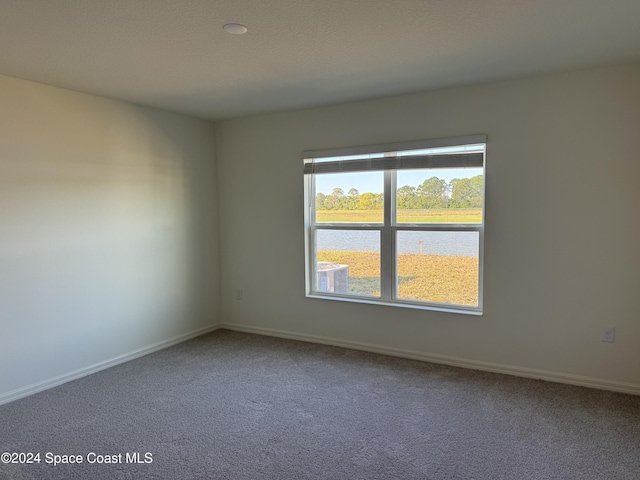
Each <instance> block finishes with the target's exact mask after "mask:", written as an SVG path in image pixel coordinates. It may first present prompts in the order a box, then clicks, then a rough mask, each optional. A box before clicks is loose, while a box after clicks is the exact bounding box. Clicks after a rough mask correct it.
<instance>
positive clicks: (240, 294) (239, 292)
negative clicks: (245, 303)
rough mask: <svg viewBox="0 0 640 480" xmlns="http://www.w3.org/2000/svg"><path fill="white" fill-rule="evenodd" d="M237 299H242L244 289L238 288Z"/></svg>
mask: <svg viewBox="0 0 640 480" xmlns="http://www.w3.org/2000/svg"><path fill="white" fill-rule="evenodd" d="M236 300H242V289H241V288H236Z"/></svg>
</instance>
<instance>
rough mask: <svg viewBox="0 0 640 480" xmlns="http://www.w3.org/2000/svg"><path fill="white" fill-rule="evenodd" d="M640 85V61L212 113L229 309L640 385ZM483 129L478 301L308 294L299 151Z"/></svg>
mask: <svg viewBox="0 0 640 480" xmlns="http://www.w3.org/2000/svg"><path fill="white" fill-rule="evenodd" d="M639 85H640V64H632V65H623V66H617V67H611V68H602V69H594V70H587V71H581V72H574V73H568V74H562V75H552V76H544V77H537V78H529V79H523V80H516V81H509V82H502V83H495V84H488V85H482V86H476V87H466V88H456V89H450V90H441V91H434V92H429V93H424V94H416V95H407V96H400V97H394V98H387V99H380V100H374V101H368V102H360V103H354V104H348V105H341V106H335V107H328V108H317V109H311V110H305V111H299V112H292V113H281V114H273V115H265V116H257V117H252V118H245V119H238V120H232V121H226V122H221V123H218V124H217V125H216V145H217V161H218V173H219V188H220V198H221V209H220V217H221V218H220V222H221V223H220V230H221V251H222V252H223V255H222V257H221V279H222V280H221V288H222V320H223V321H224V322H226V323H228V324H232V325H236V326H238V325H243V326H248V327H252V328H259V329H275V330H280V331H283V332H289V333H293V334H302V335H317V336H321V337H327V338H334V339H342V340H344V341H346V342H364V343H369V344H373V345H378V346H382V347H385V348H394V349H401V350H410V351H413V352H419V353H420V352H422V353H425V354H434V355H445V356H450V357H456V358H459V359H467V360H470V361H478V362H493V363H497V364H501V365H503V366H513V367H517V368H521V369H526V368H530V369H537V370H544V371H548V372H557V373H561V374H567V375H569V376H576V375H577V376H586V377H593V378H595V379H604V380H608V381H612V382H626V383H628V384H632V385H635V386H637V387H640V294H639V291H640V281H639V280H638V279H639V275H640V251H639V248H640V214H639V211H638V207H639V205H640V148H639V145H640V144H639V143H638V138H640V137H639V135H640V88H638V86H639ZM478 133H484V134H487V135H488V137H489V144H488V156H487V172H486V173H487V177H486V179H487V196H486V202H487V203H486V236H485V272H484V289H485V297H484V302H485V314H484V316H482V317H474V316H467V315H460V314H447V313H438V312H429V311H416V310H410V309H402V308H393V307H381V306H372V305H361V304H350V303H345V302H336V301H327V300H314V299H307V298H305V296H304V246H303V181H302V162H301V160H300V158H299V155H300V152H301V151H303V150H309V149H323V148H336V147H345V146H355V145H367V144H377V143H387V142H398V141H408V140H419V139H429V138H440V137H450V136H459V135H470V134H478ZM236 287H242V288H243V289H244V300H242V301H238V300H235V288H236ZM606 324H612V325H615V326H616V334H617V336H616V343H613V344H609V343H602V342H601V341H600V334H601V327H602V326H603V325H606ZM638 391H639V392H640V390H638Z"/></svg>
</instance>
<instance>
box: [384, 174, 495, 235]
mask: <svg viewBox="0 0 640 480" xmlns="http://www.w3.org/2000/svg"><path fill="white" fill-rule="evenodd" d="M482 192H483V169H482V168H443V169H417V170H399V171H398V177H397V197H396V202H397V222H398V223H482V200H483V198H482V195H483V193H482Z"/></svg>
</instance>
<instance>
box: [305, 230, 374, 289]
mask: <svg viewBox="0 0 640 480" xmlns="http://www.w3.org/2000/svg"><path fill="white" fill-rule="evenodd" d="M315 243H316V256H317V257H316V258H317V260H318V263H317V264H316V268H315V283H316V285H315V290H316V291H317V292H331V293H343V294H346V295H363V296H368V297H379V296H380V232H379V231H362V230H316V242H315Z"/></svg>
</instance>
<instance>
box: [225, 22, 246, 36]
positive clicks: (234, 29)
mask: <svg viewBox="0 0 640 480" xmlns="http://www.w3.org/2000/svg"><path fill="white" fill-rule="evenodd" d="M222 28H223V29H224V31H225V32H227V33H231V34H233V35H242V34H243V33H247V27H245V26H244V25H240V24H239V23H227V24H226V25H225V26H224V27H222Z"/></svg>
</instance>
